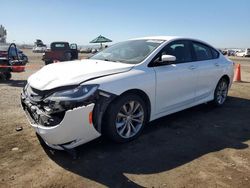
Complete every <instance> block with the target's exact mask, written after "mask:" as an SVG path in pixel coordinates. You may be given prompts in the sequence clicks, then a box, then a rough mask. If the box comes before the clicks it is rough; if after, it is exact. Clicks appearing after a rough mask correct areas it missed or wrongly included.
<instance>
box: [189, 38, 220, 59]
mask: <svg viewBox="0 0 250 188" xmlns="http://www.w3.org/2000/svg"><path fill="white" fill-rule="evenodd" d="M193 48H194V52H195V55H196V60H197V61H204V60H210V59H216V58H218V57H219V52H217V51H216V50H215V49H213V48H211V47H209V46H207V45H205V44H202V43H199V42H193Z"/></svg>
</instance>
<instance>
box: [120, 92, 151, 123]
mask: <svg viewBox="0 0 250 188" xmlns="http://www.w3.org/2000/svg"><path fill="white" fill-rule="evenodd" d="M128 94H134V95H138V96H139V97H141V98H142V99H143V101H145V104H146V107H147V122H148V121H149V119H150V115H151V102H150V99H149V97H148V95H147V94H146V93H145V92H144V91H142V90H140V89H130V90H127V91H125V92H123V93H122V94H121V95H119V97H122V96H124V95H128Z"/></svg>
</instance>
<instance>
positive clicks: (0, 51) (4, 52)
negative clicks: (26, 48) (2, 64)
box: [0, 45, 29, 63]
mask: <svg viewBox="0 0 250 188" xmlns="http://www.w3.org/2000/svg"><path fill="white" fill-rule="evenodd" d="M8 49H9V46H8V45H4V46H0V58H7V57H8ZM9 50H10V52H9V56H11V57H12V58H13V59H17V55H16V50H17V54H18V57H19V60H22V61H23V62H24V63H28V61H29V59H28V56H27V55H25V54H24V53H23V51H22V50H20V49H18V48H15V47H14V46H11V47H10V49H9Z"/></svg>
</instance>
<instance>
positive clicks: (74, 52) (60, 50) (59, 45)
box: [42, 42, 78, 65]
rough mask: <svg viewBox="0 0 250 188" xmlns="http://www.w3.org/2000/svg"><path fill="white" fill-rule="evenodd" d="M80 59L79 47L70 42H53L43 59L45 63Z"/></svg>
mask: <svg viewBox="0 0 250 188" xmlns="http://www.w3.org/2000/svg"><path fill="white" fill-rule="evenodd" d="M75 59H78V49H77V45H76V44H70V45H69V43H68V42H53V43H51V45H50V50H47V51H46V52H45V53H44V55H43V57H42V60H43V61H44V62H45V65H48V64H50V63H53V62H54V61H70V60H75Z"/></svg>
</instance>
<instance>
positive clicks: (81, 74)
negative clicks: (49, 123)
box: [28, 59, 134, 90]
mask: <svg viewBox="0 0 250 188" xmlns="http://www.w3.org/2000/svg"><path fill="white" fill-rule="evenodd" d="M133 66H134V65H132V64H125V63H119V62H111V61H101V60H92V59H84V60H76V61H68V62H59V63H53V64H50V65H46V66H44V67H43V68H42V69H40V70H39V71H37V72H36V73H35V74H33V75H31V76H30V77H29V79H28V83H29V85H30V86H31V87H33V88H35V89H38V90H50V89H53V88H57V87H62V86H68V85H76V84H80V83H82V82H84V81H87V80H89V79H94V78H97V77H102V76H106V75H110V74H117V73H121V72H126V71H129V70H131V69H132V67H133Z"/></svg>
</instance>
